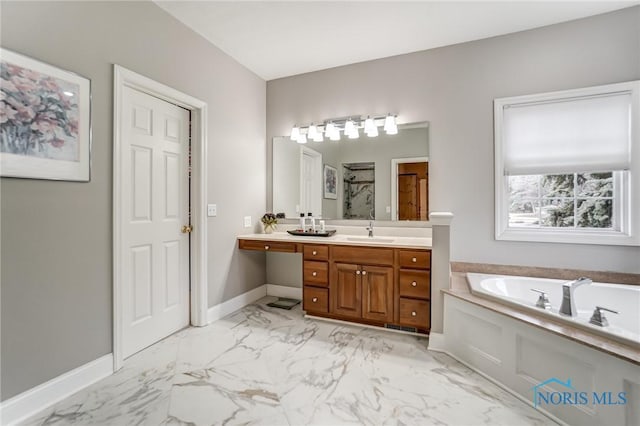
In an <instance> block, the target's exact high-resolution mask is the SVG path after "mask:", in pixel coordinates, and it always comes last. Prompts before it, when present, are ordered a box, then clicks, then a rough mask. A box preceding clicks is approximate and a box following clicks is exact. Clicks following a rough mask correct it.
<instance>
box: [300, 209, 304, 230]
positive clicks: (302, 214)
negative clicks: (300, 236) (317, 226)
mask: <svg viewBox="0 0 640 426" xmlns="http://www.w3.org/2000/svg"><path fill="white" fill-rule="evenodd" d="M304 222H305V220H304V213H300V229H301V230H302V232H304Z"/></svg>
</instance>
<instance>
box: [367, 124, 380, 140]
mask: <svg viewBox="0 0 640 426" xmlns="http://www.w3.org/2000/svg"><path fill="white" fill-rule="evenodd" d="M365 133H366V134H367V136H369V137H370V138H375V137H376V136H378V127H377V126H373V128H372V129H371V130H370V131H368V132H367V131H365Z"/></svg>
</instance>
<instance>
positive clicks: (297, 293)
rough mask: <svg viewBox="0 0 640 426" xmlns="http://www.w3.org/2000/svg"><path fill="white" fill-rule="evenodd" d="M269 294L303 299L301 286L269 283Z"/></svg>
mask: <svg viewBox="0 0 640 426" xmlns="http://www.w3.org/2000/svg"><path fill="white" fill-rule="evenodd" d="M267 296H275V297H286V298H289V299H300V300H302V288H301V287H289V286H286V285H277V284H267Z"/></svg>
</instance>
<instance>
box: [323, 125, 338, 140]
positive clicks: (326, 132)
mask: <svg viewBox="0 0 640 426" xmlns="http://www.w3.org/2000/svg"><path fill="white" fill-rule="evenodd" d="M335 129H336V125H335V124H333V123H331V122H329V123H327V124H325V125H324V135H325V136H326V137H328V138H329V137H331V135H332V134H333V132H334V130H335Z"/></svg>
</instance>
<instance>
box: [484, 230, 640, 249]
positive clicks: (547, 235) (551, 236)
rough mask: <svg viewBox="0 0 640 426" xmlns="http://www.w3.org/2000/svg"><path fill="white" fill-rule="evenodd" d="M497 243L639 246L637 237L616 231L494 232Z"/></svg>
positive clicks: (639, 240)
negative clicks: (526, 242)
mask: <svg viewBox="0 0 640 426" xmlns="http://www.w3.org/2000/svg"><path fill="white" fill-rule="evenodd" d="M496 240H498V241H528V242H544V243H568V244H593V245H607V246H640V238H638V236H637V235H629V234H625V233H622V232H616V231H587V230H567V231H563V230H558V229H517V228H507V229H504V230H502V231H500V232H496Z"/></svg>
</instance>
